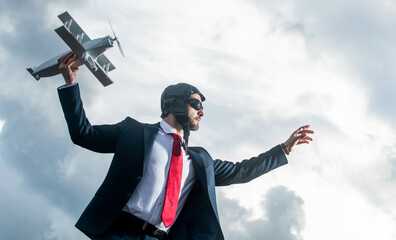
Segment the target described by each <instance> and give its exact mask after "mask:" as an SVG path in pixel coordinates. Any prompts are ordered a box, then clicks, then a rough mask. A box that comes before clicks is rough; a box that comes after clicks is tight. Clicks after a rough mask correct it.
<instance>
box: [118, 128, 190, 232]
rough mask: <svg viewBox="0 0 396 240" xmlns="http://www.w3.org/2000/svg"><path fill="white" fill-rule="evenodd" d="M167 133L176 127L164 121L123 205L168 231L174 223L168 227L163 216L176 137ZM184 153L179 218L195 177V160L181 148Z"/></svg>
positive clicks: (174, 131)
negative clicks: (141, 170)
mask: <svg viewBox="0 0 396 240" xmlns="http://www.w3.org/2000/svg"><path fill="white" fill-rule="evenodd" d="M168 133H176V130H175V129H173V128H172V127H171V126H170V125H169V124H168V123H166V122H165V121H164V120H162V121H161V122H160V128H159V130H158V133H157V135H156V136H155V140H154V145H153V148H152V150H151V153H150V155H149V159H148V162H147V166H146V169H145V171H144V173H143V176H142V179H141V180H140V182H139V184H138V185H137V187H136V189H135V191H134V192H133V194H132V196H131V198H130V199H129V201H128V202H127V204H126V205H125V207H124V208H123V211H126V212H129V213H131V214H133V215H135V216H136V217H138V218H140V219H142V220H144V221H147V222H148V223H150V224H152V225H154V226H156V227H157V228H159V229H161V230H163V231H166V232H167V231H169V228H170V227H171V226H172V225H171V226H169V227H165V226H164V224H163V222H162V219H161V215H162V208H163V205H164V199H165V191H166V183H167V179H168V172H169V167H170V161H171V156H172V146H173V137H172V135H170V134H168ZM180 147H181V146H180ZM181 148H182V147H181ZM182 153H183V173H182V180H181V188H180V195H179V204H178V206H177V212H176V219H177V216H178V215H179V213H180V211H181V209H182V208H183V205H184V203H185V202H186V200H187V196H188V194H189V192H190V191H191V188H192V186H193V183H194V180H195V173H194V169H193V166H192V161H191V159H190V158H189V156H186V154H185V151H184V148H182Z"/></svg>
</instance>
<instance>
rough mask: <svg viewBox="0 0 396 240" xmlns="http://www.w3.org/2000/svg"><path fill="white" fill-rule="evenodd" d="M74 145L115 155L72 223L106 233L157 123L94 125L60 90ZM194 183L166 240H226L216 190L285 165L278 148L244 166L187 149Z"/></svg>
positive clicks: (75, 92)
mask: <svg viewBox="0 0 396 240" xmlns="http://www.w3.org/2000/svg"><path fill="white" fill-rule="evenodd" d="M58 93H59V98H60V101H61V104H62V108H63V112H64V115H65V118H66V121H67V125H68V128H69V133H70V136H71V139H72V141H73V142H74V143H75V144H77V145H80V146H82V147H84V148H87V149H89V150H92V151H95V152H100V153H114V157H113V160H112V162H111V165H110V168H109V170H108V173H107V175H106V177H105V179H104V181H103V183H102V184H101V186H100V187H99V189H98V190H97V192H96V194H95V196H94V197H93V199H92V200H91V202H90V203H89V205H88V206H87V207H86V209H85V210H84V212H83V214H82V215H81V217H80V219H79V220H78V222H77V223H76V227H77V228H79V229H80V230H81V231H82V232H84V233H85V234H86V235H88V236H92V235H98V234H102V233H104V232H105V231H106V230H107V229H108V228H109V227H110V225H111V224H112V223H113V222H114V221H115V219H116V218H117V217H118V215H119V213H120V212H121V211H122V208H123V207H124V206H125V204H126V203H127V201H128V200H129V198H130V197H131V195H132V193H133V191H134V189H135V188H136V186H137V184H138V183H139V180H140V179H141V178H142V174H143V172H144V168H145V166H146V164H147V160H148V156H149V154H150V151H151V148H152V146H153V142H154V139H155V135H156V134H157V132H158V128H159V123H157V124H143V123H140V122H138V121H136V120H134V119H132V118H130V117H127V118H126V119H125V120H123V121H122V122H120V123H117V124H114V125H97V126H92V125H91V124H90V123H89V121H88V119H87V118H86V116H85V112H84V109H83V103H82V101H81V98H80V91H79V87H78V85H77V84H76V85H75V86H71V87H67V88H60V89H58ZM189 155H190V157H191V160H192V162H193V167H194V171H195V172H196V176H197V181H196V183H195V184H194V187H193V189H192V190H191V193H190V194H189V196H188V198H187V201H186V203H185V205H184V207H183V209H182V211H181V213H180V215H179V217H178V218H177V220H176V222H175V223H174V225H173V226H172V228H171V230H170V232H169V235H168V237H167V239H180V240H186V239H224V237H223V233H222V231H221V229H220V224H219V216H218V212H217V205H216V194H215V186H225V185H230V184H235V183H244V182H248V181H250V180H252V179H254V178H256V177H258V176H260V175H262V174H264V173H266V172H269V171H271V170H273V169H275V168H277V167H279V166H282V165H284V164H286V163H287V159H286V156H285V155H284V153H283V151H282V149H281V147H280V146H279V145H278V146H276V147H274V148H272V149H271V150H269V151H268V152H265V153H262V154H260V155H259V156H257V157H253V158H251V159H249V160H243V161H242V162H238V163H233V162H228V161H222V160H213V159H212V158H211V156H210V155H209V154H208V152H207V151H206V150H205V149H203V148H201V147H189Z"/></svg>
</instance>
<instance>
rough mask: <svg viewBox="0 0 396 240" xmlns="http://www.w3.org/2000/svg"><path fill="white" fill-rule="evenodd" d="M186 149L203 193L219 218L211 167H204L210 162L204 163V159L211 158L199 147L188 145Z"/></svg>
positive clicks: (209, 159) (210, 159)
mask: <svg viewBox="0 0 396 240" xmlns="http://www.w3.org/2000/svg"><path fill="white" fill-rule="evenodd" d="M188 151H189V155H190V157H191V160H192V162H193V166H194V170H195V173H196V174H197V175H198V179H199V182H200V183H201V184H202V188H203V189H204V191H205V194H206V195H207V196H208V197H209V201H210V203H211V205H212V209H213V212H214V213H215V215H216V218H217V220H219V214H218V212H217V204H216V192H215V183H214V181H213V180H214V178H213V177H214V173H213V167H209V168H206V166H208V165H209V164H210V163H208V164H206V163H205V160H206V161H213V160H212V158H211V157H210V156H209V155H205V154H203V151H200V150H199V148H194V147H190V148H189V149H188ZM211 179H213V180H211Z"/></svg>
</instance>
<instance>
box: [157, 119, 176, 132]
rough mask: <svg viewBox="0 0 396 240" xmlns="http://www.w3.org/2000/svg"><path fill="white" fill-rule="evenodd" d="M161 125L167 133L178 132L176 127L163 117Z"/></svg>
mask: <svg viewBox="0 0 396 240" xmlns="http://www.w3.org/2000/svg"><path fill="white" fill-rule="evenodd" d="M160 127H161V129H162V130H163V131H164V132H165V133H176V129H174V128H173V127H172V126H171V125H169V124H168V123H167V122H165V121H164V120H163V119H162V120H161V122H160Z"/></svg>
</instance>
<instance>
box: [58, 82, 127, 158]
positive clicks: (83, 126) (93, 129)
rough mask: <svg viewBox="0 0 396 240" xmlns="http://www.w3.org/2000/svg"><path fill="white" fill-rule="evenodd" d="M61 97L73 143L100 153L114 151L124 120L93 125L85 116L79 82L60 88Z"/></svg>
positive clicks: (125, 122)
mask: <svg viewBox="0 0 396 240" xmlns="http://www.w3.org/2000/svg"><path fill="white" fill-rule="evenodd" d="M58 94H59V99H60V102H61V105H62V109H63V113H64V115H65V118H66V122H67V126H68V128H69V133H70V137H71V139H72V141H73V143H75V144H77V145H79V146H81V147H84V148H87V149H89V150H92V151H95V152H100V153H113V152H114V151H115V147H116V144H117V140H118V136H119V134H120V132H121V129H122V128H123V127H124V126H125V125H126V124H127V121H126V120H124V121H122V122H120V123H118V124H114V125H97V126H92V125H91V124H90V122H89V121H88V119H87V117H86V116H85V111H84V108H83V103H82V100H81V97H80V90H79V86H78V84H76V85H74V86H70V87H67V88H58Z"/></svg>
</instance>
